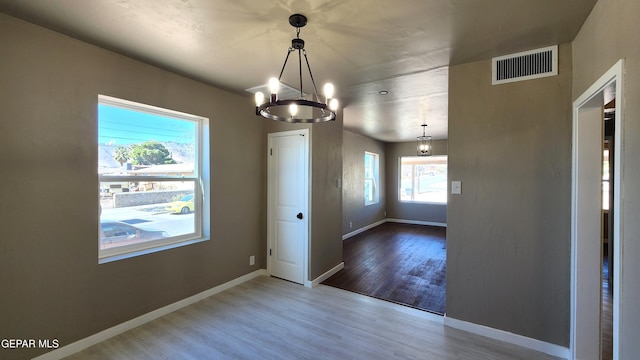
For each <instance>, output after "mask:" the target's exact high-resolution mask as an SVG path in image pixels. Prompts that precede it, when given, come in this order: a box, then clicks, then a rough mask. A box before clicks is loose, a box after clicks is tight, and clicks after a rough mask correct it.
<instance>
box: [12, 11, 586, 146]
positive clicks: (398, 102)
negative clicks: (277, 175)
mask: <svg viewBox="0 0 640 360" xmlns="http://www.w3.org/2000/svg"><path fill="white" fill-rule="evenodd" d="M595 3H596V0H561V1H558V0H395V1H385V0H367V1H365V0H359V1H358V0H271V1H269V0H262V1H256V0H130V1H128V0H91V1H87V0H46V1H45V0H0V11H2V12H5V13H7V14H10V15H13V16H16V17H19V18H22V19H25V20H27V21H30V22H33V23H35V24H38V25H41V26H44V27H47V28H50V29H53V30H56V31H59V32H61V33H64V34H67V35H70V36H73V37H75V38H78V39H81V40H84V41H87V42H90V43H93V44H96V45H99V46H102V47H104V48H107V49H110V50H113V51H116V52H119V53H122V54H125V55H127V56H130V57H133V58H136V59H140V60H142V61H145V62H147V63H150V64H153V65H156V66H159V67H162V68H165V69H168V70H171V71H174V72H177V73H180V74H183V75H185V76H188V77H191V78H195V79H197V80H200V81H204V82H206V83H209V84H212V85H215V86H217V87H221V88H223V89H226V90H229V91H232V92H235V93H238V94H242V95H246V96H248V97H249V96H252V95H251V94H249V93H247V92H245V91H244V89H248V88H251V87H254V86H257V85H261V84H264V83H266V81H267V79H268V78H269V77H272V76H277V75H278V73H279V71H280V68H281V67H282V64H283V62H284V58H285V56H286V53H287V49H288V47H289V46H290V41H291V39H292V38H294V37H295V28H293V27H292V26H291V25H289V22H288V18H289V15H291V14H294V13H301V14H304V15H306V16H307V17H308V19H309V23H308V24H307V26H306V27H304V28H302V29H301V33H300V37H301V38H302V39H304V40H305V42H306V46H305V48H306V50H307V54H308V56H309V62H310V65H311V69H312V70H313V75H314V78H315V80H316V82H317V84H318V87H321V86H322V84H324V83H325V82H327V81H331V82H333V83H334V84H335V85H336V97H337V98H339V99H340V101H341V105H342V106H343V107H344V126H345V128H347V129H349V130H351V131H353V132H356V133H360V134H363V135H366V136H369V137H372V138H375V139H379V140H383V141H390V142H395V141H411V140H414V139H415V137H416V136H419V135H421V132H422V128H421V126H420V125H421V124H423V123H426V124H427V125H428V128H427V129H428V131H427V135H433V136H434V138H437V139H444V138H447V110H448V103H447V98H448V96H447V91H448V67H449V65H455V64H460V63H465V62H470V61H477V60H482V59H488V58H491V57H493V56H498V55H505V54H510V53H514V52H519V51H523V50H529V49H534V48H539V47H543V46H548V45H554V44H560V43H565V42H569V41H572V40H573V38H574V37H575V35H576V34H577V32H578V30H579V29H580V27H581V26H582V23H583V22H584V20H585V19H586V17H587V15H588V14H589V13H590V11H591V9H592V8H593V5H594V4H595ZM289 62H290V63H289V64H288V65H287V70H286V72H285V75H284V77H283V79H284V81H285V82H286V83H288V84H290V85H295V84H296V83H297V80H294V79H295V76H296V74H297V71H298V70H297V63H296V62H293V63H291V60H290V61H289ZM490 71H491V69H487V72H488V73H489V72H490ZM289 73H290V74H289ZM488 79H489V78H488ZM305 81H306V80H305ZM488 81H489V80H488ZM307 85H309V84H308V81H307V83H306V84H305V86H304V87H305V88H306V89H305V91H306V92H312V91H311V89H309V88H308V86H307ZM382 90H386V91H389V94H388V95H385V96H382V95H380V94H379V92H380V91H382ZM318 126H321V125H318Z"/></svg>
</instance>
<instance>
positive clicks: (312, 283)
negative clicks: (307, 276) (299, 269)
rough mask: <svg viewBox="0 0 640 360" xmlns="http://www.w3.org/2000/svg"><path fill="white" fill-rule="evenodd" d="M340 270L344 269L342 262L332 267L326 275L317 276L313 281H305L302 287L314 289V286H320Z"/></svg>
mask: <svg viewBox="0 0 640 360" xmlns="http://www.w3.org/2000/svg"><path fill="white" fill-rule="evenodd" d="M342 269H344V262H341V263H340V264H338V265H336V266H334V267H333V268H332V269H331V270H329V271H327V272H326V273H324V274H322V275H320V276H318V277H317V278H315V279H314V280H312V281H306V282H305V284H304V286H306V287H310V288H313V287H316V286H318V285H320V283H321V282H323V281H325V280H327V279H328V278H330V277H331V276H333V274H335V273H337V272H338V271H340V270H342Z"/></svg>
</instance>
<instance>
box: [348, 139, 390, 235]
mask: <svg viewBox="0 0 640 360" xmlns="http://www.w3.org/2000/svg"><path fill="white" fill-rule="evenodd" d="M343 134H344V147H343V150H342V156H343V160H344V164H343V170H342V173H343V175H342V179H343V180H342V200H343V202H342V210H343V217H342V234H343V235H344V234H348V233H350V232H353V231H356V230H358V229H362V228H364V227H366V226H368V225H371V224H373V223H375V222H377V221H380V220H384V218H385V215H384V211H385V210H386V201H387V197H386V194H385V189H386V186H385V183H386V179H385V178H386V170H385V163H386V161H385V158H386V155H385V144H384V143H383V142H381V141H377V140H373V139H371V138H369V137H366V136H363V135H359V134H355V133H352V132H350V131H344V132H343ZM365 151H369V152H372V153H376V154H378V155H379V156H380V157H379V160H380V168H379V171H380V172H379V173H380V184H379V189H380V202H378V203H377V204H371V205H367V206H365V205H364V152H365ZM349 223H351V225H352V226H349V225H350V224H349Z"/></svg>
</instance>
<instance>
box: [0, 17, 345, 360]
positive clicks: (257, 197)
mask: <svg viewBox="0 0 640 360" xmlns="http://www.w3.org/2000/svg"><path fill="white" fill-rule="evenodd" d="M0 34H2V41H0V54H2V56H0V79H1V81H0V114H1V115H0V116H1V117H2V118H1V120H0V151H1V152H2V154H4V156H2V157H0V169H2V181H1V182H2V186H0V200H1V201H0V216H1V218H2V226H1V227H0V283H2V295H0V309H1V310H0V337H2V338H21V339H24V338H34V339H53V338H57V339H59V341H60V345H61V346H64V345H68V344H70V343H71V342H73V341H76V340H79V339H81V338H84V337H87V336H89V335H92V334H95V333H97V332H99V331H101V330H104V329H106V328H109V327H112V326H114V325H117V324H120V323H122V322H124V321H127V320H130V319H132V318H134V317H137V316H139V315H142V314H144V313H147V312H149V311H152V310H155V309H157V308H160V307H162V306H165V305H167V304H170V303H173V302H175V301H178V300H181V299H184V298H186V297H188V296H191V295H194V294H196V293H198V292H201V291H203V290H206V289H209V288H212V287H214V286H216V285H219V284H222V283H224V282H226V281H229V280H232V279H235V278H237V277H239V276H242V275H244V274H247V273H250V272H252V271H255V270H258V269H260V268H265V264H266V261H265V260H266V258H265V254H266V251H265V234H266V213H265V209H266V195H265V194H266V192H265V187H264V179H265V176H264V174H265V173H266V161H265V159H266V157H265V155H264V154H265V152H264V149H265V147H266V136H265V133H264V129H263V128H264V126H263V125H264V121H263V120H260V119H257V118H256V117H255V115H254V112H253V104H252V100H251V99H250V98H244V97H240V96H237V95H233V94H230V93H227V92H224V91H221V90H218V89H216V88H213V87H211V86H207V85H204V84H202V83H198V82H195V81H192V80H188V79H186V78H184V77H181V76H177V75H174V74H172V73H170V72H167V71H163V70H161V69H158V68H155V67H152V66H149V65H146V64H143V63H141V62H138V61H134V60H131V59H129V58H126V57H123V56H120V55H116V54H114V53H112V52H109V51H106V50H103V49H100V48H98V47H94V46H91V45H88V44H86V43H83V42H80V41H77V40H75V39H72V38H69V37H66V36H63V35H60V34H57V33H54V32H51V31H48V30H44V29H42V28H39V27H36V26H33V25H31V24H28V23H25V22H23V21H20V20H17V19H15V18H12V17H9V16H7V15H4V14H0ZM98 94H105V95H110V96H115V97H119V98H123V99H128V100H132V101H137V102H142V103H146V104H151V105H154V106H160V107H164V108H168V109H174V110H178V111H182V112H187V113H192V114H196V115H200V116H205V117H208V118H209V119H210V129H211V164H210V165H211V174H212V175H211V189H212V190H211V203H212V204H211V234H212V239H211V240H210V241H207V242H203V243H198V244H194V245H190V246H185V247H181V248H177V249H172V250H168V251H162V252H158V253H154V254H149V255H144V256H140V257H135V258H131V259H127V260H122V261H116V262H111V263H107V264H102V265H98V258H97V256H98V254H97V228H98V196H97V194H98V183H97V174H96V171H97V167H98V164H97V162H98V149H97V143H96V141H97V139H96V134H97V121H96V116H97V101H98ZM337 146H339V145H337ZM334 173H335V171H334ZM333 197H334V198H335V195H334V196H333ZM327 211H328V210H327ZM334 221H335V223H336V224H337V225H336V228H337V230H334V232H337V235H336V237H337V238H338V240H337V241H338V243H341V242H340V225H339V224H340V219H339V216H338V218H337V219H335V220H334ZM250 255H256V265H255V266H249V265H248V264H249V261H248V259H249V256H250ZM331 255H332V256H333V257H337V256H339V255H336V254H331ZM340 255H341V254H340ZM44 351H45V350H44V349H42V350H3V349H0V357H2V358H3V359H11V358H20V359H23V358H31V357H33V356H35V355H37V354H39V353H42V352H44Z"/></svg>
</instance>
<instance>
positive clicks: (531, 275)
mask: <svg viewBox="0 0 640 360" xmlns="http://www.w3.org/2000/svg"><path fill="white" fill-rule="evenodd" d="M571 76H572V67H571V45H570V44H563V45H560V50H559V75H558V76H555V77H548V78H543V79H536V80H529V81H524V82H517V83H511V84H504V85H498V86H492V85H491V61H490V60H486V61H479V62H475V63H470V64H464V65H458V66H452V67H451V68H450V70H449V181H453V180H460V181H462V194H461V195H450V196H449V203H448V209H447V223H448V227H447V316H449V317H452V318H455V319H460V320H464V321H468V322H472V323H476V324H480V325H485V326H489V327H492V328H496V329H501V330H505V331H508V332H513V333H516V334H520V335H524V336H527V337H531V338H535V339H539V340H542V341H546V342H550V343H554V344H558V345H561V346H569V302H570V286H569V285H570V237H571V234H570V230H571V222H570V221H571ZM449 186H450V185H449Z"/></svg>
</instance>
